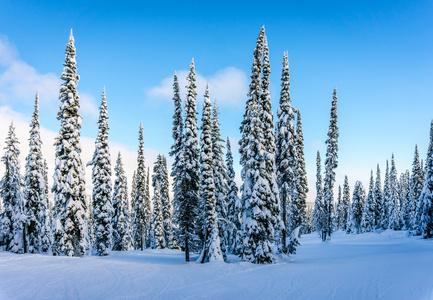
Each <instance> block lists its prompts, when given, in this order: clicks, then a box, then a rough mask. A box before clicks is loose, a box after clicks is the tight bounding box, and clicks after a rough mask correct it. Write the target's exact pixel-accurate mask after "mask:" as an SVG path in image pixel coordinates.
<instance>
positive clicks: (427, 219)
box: [419, 120, 433, 239]
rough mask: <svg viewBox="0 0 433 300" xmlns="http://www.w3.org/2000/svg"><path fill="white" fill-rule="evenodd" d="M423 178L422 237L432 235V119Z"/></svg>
mask: <svg viewBox="0 0 433 300" xmlns="http://www.w3.org/2000/svg"><path fill="white" fill-rule="evenodd" d="M424 178H425V180H424V184H423V188H422V192H421V195H420V198H419V201H420V203H421V204H420V207H421V212H422V213H421V221H420V225H419V226H420V229H421V233H422V236H423V238H425V239H427V238H431V237H433V120H432V122H431V127H430V143H429V146H428V150H427V160H426V166H425V177H424Z"/></svg>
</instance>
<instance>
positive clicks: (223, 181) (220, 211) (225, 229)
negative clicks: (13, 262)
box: [211, 103, 230, 256]
mask: <svg viewBox="0 0 433 300" xmlns="http://www.w3.org/2000/svg"><path fill="white" fill-rule="evenodd" d="M219 126H220V124H219V117H218V107H217V105H216V103H214V105H213V110H212V117H211V141H212V153H213V159H212V163H213V176H214V183H215V199H216V204H215V205H216V206H215V210H216V213H217V224H218V232H219V236H220V240H221V250H222V251H223V255H224V256H225V255H226V253H227V252H228V250H229V231H230V227H229V224H228V223H227V219H228V217H227V196H228V191H229V187H228V185H227V180H228V177H227V167H226V164H225V162H224V153H223V148H224V146H223V145H222V144H221V142H223V141H224V140H223V139H222V138H221V134H220V127H219Z"/></svg>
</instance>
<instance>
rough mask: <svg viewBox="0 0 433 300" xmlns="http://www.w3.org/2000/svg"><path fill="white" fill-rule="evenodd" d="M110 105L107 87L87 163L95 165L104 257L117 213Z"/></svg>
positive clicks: (96, 215)
mask: <svg viewBox="0 0 433 300" xmlns="http://www.w3.org/2000/svg"><path fill="white" fill-rule="evenodd" d="M108 133H109V127H108V107H107V98H106V96H105V87H104V90H103V92H102V100H101V105H100V107H99V119H98V136H97V138H96V141H95V152H94V153H93V158H92V160H91V161H90V162H89V163H88V164H87V165H88V166H93V169H92V182H93V195H92V201H93V224H94V225H93V226H94V228H95V232H94V235H95V242H94V249H95V251H96V253H97V254H98V255H100V256H105V255H109V254H110V252H111V249H112V248H113V224H112V218H113V214H114V210H113V202H112V198H111V190H112V186H111V156H110V147H109V145H108Z"/></svg>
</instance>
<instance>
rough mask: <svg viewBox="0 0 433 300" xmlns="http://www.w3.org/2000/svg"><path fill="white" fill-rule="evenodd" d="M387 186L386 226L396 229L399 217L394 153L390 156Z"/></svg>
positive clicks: (398, 227)
mask: <svg viewBox="0 0 433 300" xmlns="http://www.w3.org/2000/svg"><path fill="white" fill-rule="evenodd" d="M389 182H390V183H389V186H390V198H389V201H388V214H389V223H388V228H390V229H394V230H398V229H400V217H399V207H398V199H399V196H398V183H397V170H396V168H395V161H394V154H392V157H391V171H390V173H389Z"/></svg>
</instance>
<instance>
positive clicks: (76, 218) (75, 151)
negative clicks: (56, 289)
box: [52, 30, 88, 256]
mask: <svg viewBox="0 0 433 300" xmlns="http://www.w3.org/2000/svg"><path fill="white" fill-rule="evenodd" d="M75 56H76V52H75V46H74V37H73V35H72V30H71V34H70V36H69V42H68V44H66V57H65V62H64V63H63V65H64V66H65V67H64V69H63V73H62V76H61V79H62V80H63V81H64V82H63V83H62V85H61V87H60V96H59V98H60V101H61V105H60V110H59V112H58V113H57V119H58V120H60V131H59V135H58V136H57V137H56V141H55V144H54V145H55V146H56V153H55V156H56V160H55V168H54V176H53V178H54V185H53V189H52V191H53V193H54V203H55V206H54V221H53V222H54V241H53V254H55V255H59V254H64V255H67V256H82V255H84V254H85V251H86V248H87V247H88V245H87V241H88V227H87V222H86V210H87V205H86V195H85V170H84V165H83V162H82V160H81V157H80V154H81V144H80V135H81V124H82V117H81V115H80V114H79V113H78V109H79V107H80V102H79V100H80V97H79V96H78V93H77V89H76V87H77V83H78V80H79V79H80V76H79V75H78V74H77V67H76V60H75Z"/></svg>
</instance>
